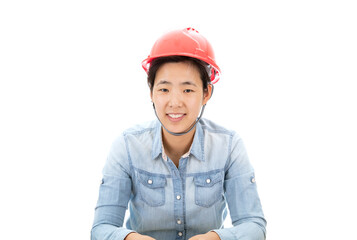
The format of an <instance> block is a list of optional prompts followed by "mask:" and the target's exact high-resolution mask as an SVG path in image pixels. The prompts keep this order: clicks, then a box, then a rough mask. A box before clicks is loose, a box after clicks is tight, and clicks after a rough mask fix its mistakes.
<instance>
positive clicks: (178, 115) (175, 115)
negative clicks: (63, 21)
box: [169, 114, 183, 118]
mask: <svg viewBox="0 0 357 240" xmlns="http://www.w3.org/2000/svg"><path fill="white" fill-rule="evenodd" d="M169 116H170V117H172V118H179V117H182V116H183V114H169Z"/></svg>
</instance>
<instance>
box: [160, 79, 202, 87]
mask: <svg viewBox="0 0 357 240" xmlns="http://www.w3.org/2000/svg"><path fill="white" fill-rule="evenodd" d="M161 84H168V85H172V83H171V82H169V81H166V80H161V81H160V82H158V83H157V84H156V86H158V85H161ZM180 85H190V86H195V87H197V85H196V84H195V83H194V82H191V81H186V82H183V83H180Z"/></svg>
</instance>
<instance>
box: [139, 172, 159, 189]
mask: <svg viewBox="0 0 357 240" xmlns="http://www.w3.org/2000/svg"><path fill="white" fill-rule="evenodd" d="M138 179H139V181H140V182H141V183H142V184H143V185H144V186H146V187H148V188H161V187H165V184H166V178H165V177H164V176H160V175H152V174H147V173H138Z"/></svg>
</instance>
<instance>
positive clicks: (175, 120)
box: [166, 113, 186, 122]
mask: <svg viewBox="0 0 357 240" xmlns="http://www.w3.org/2000/svg"><path fill="white" fill-rule="evenodd" d="M170 115H182V116H181V117H171V116H170ZM166 116H167V118H168V119H169V120H170V121H171V122H179V121H181V120H182V119H183V118H184V117H185V116H186V114H184V113H168V114H166Z"/></svg>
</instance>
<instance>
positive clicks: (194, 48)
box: [141, 28, 221, 83]
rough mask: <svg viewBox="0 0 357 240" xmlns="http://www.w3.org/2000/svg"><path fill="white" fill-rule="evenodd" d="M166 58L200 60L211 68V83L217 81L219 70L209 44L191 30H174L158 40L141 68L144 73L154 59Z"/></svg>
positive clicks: (196, 32)
mask: <svg viewBox="0 0 357 240" xmlns="http://www.w3.org/2000/svg"><path fill="white" fill-rule="evenodd" d="M167 56H187V57H192V58H197V59H200V60H202V61H204V62H206V63H207V64H209V65H210V66H211V71H212V74H211V82H212V83H216V82H218V80H219V77H220V73H221V70H220V68H219V67H218V65H217V64H216V61H215V57H214V52H213V49H212V46H211V44H210V43H209V42H208V41H207V39H206V38H205V37H203V36H202V35H201V34H200V33H199V32H198V31H196V30H195V29H193V28H185V29H183V30H175V31H171V32H169V33H166V34H165V35H163V36H162V37H161V38H159V39H158V40H157V41H156V42H155V44H154V46H153V47H152V49H151V53H150V55H149V56H148V58H146V59H145V60H144V61H142V63H141V64H142V66H143V68H144V70H145V71H146V72H148V70H149V68H150V63H151V61H152V60H154V59H155V58H159V57H167Z"/></svg>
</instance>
